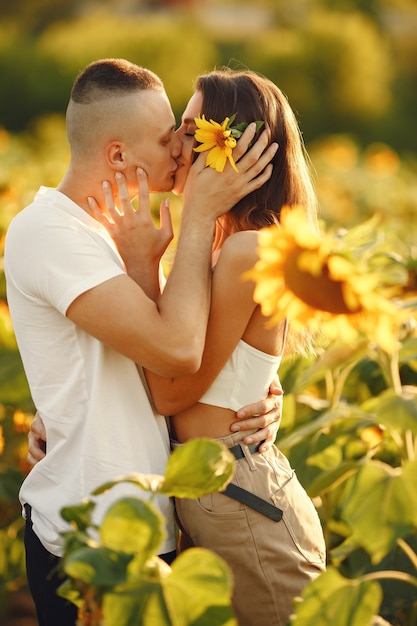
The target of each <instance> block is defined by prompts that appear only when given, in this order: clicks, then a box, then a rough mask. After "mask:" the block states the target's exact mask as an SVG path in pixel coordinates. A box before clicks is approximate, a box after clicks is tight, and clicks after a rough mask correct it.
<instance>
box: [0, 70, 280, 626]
mask: <svg viewBox="0 0 417 626" xmlns="http://www.w3.org/2000/svg"><path fill="white" fill-rule="evenodd" d="M174 129H175V119H174V115H173V113H172V110H171V106H170V103H169V100H168V98H167V96H166V93H165V91H164V88H163V85H162V82H161V81H160V79H159V78H158V77H157V76H156V75H155V74H153V73H152V72H150V71H149V70H146V69H144V68H139V67H138V66H136V65H133V64H131V63H129V62H128V61H125V60H115V59H108V60H103V61H97V62H95V63H92V64H90V65H89V66H88V67H87V68H86V69H85V70H84V71H83V72H81V74H80V75H79V76H78V78H77V79H76V81H75V83H74V86H73V89H72V92H71V98H70V101H69V105H68V109H67V134H68V139H69V144H70V148H71V161H70V164H69V167H68V170H67V172H66V174H65V176H64V178H63V180H62V181H61V183H60V184H59V186H58V188H57V189H46V188H41V189H40V191H39V192H38V194H37V196H36V198H35V200H34V202H33V203H32V204H31V205H29V206H28V207H26V209H25V210H23V211H22V212H21V213H20V214H18V215H17V216H16V218H15V219H14V220H13V222H12V224H11V225H10V228H9V231H8V233H7V241H6V249H5V273H6V279H7V294H8V302H9V306H10V312H11V315H12V321H13V325H14V329H15V333H16V338H17V342H18V345H19V350H20V352H21V356H22V360H23V364H24V367H25V371H26V375H27V378H28V381H29V386H30V389H31V393H32V397H33V400H34V403H35V405H36V407H37V409H38V411H39V413H40V415H41V417H42V419H43V421H44V423H45V427H46V431H47V438H48V453H47V454H46V456H45V458H44V459H43V461H42V462H41V463H38V464H36V466H35V467H34V469H33V470H32V471H31V473H30V474H29V476H28V477H27V478H26V480H25V481H24V483H23V485H22V488H21V492H20V499H21V502H22V505H23V506H24V509H25V512H26V517H27V520H28V523H27V528H26V537H25V543H26V554H27V573H28V580H29V585H30V587H31V591H32V594H33V596H34V599H35V604H36V608H37V613H38V619H39V624H40V626H56V624H60V626H66V625H67V624H68V625H71V626H72V625H73V624H75V620H76V610H75V607H73V606H72V605H66V604H65V602H64V601H63V600H61V599H60V598H58V597H57V596H56V593H55V590H56V587H57V585H58V584H59V582H60V581H59V580H57V579H56V576H55V577H52V579H51V577H49V576H48V574H49V572H50V570H51V569H52V568H53V566H54V565H55V564H56V561H57V558H59V557H60V556H62V540H61V535H60V533H61V532H62V531H64V530H65V529H66V528H67V526H66V524H65V523H64V521H63V520H62V518H61V516H60V510H61V508H62V507H63V506H67V505H71V504H76V503H79V502H80V501H81V500H82V498H83V497H85V496H88V495H89V494H90V493H91V491H92V490H93V489H94V488H95V487H97V486H98V485H100V484H102V483H104V482H105V481H107V480H111V479H112V478H114V477H115V476H118V475H121V474H126V473H130V472H134V471H138V472H143V473H157V474H162V473H164V469H165V464H166V461H167V458H168V454H169V440H168V435H167V429H166V423H165V420H164V418H163V417H162V416H159V415H156V413H155V411H154V409H153V408H152V404H151V402H150V398H149V396H148V393H147V389H146V386H145V385H144V382H143V381H144V379H143V374H142V372H141V369H140V368H137V367H136V363H137V364H139V365H140V366H144V367H146V368H148V369H150V370H153V371H155V372H157V373H159V374H161V375H163V376H174V375H176V376H178V375H179V374H187V373H191V372H192V371H195V370H196V369H198V367H199V363H200V360H201V356H202V351H203V347H204V340H205V333H206V325H207V318H208V312H209V297H210V254H211V244H212V238H213V232H214V225H215V220H216V218H217V217H218V216H219V215H221V214H222V213H224V212H225V211H227V210H228V209H229V208H230V207H231V206H232V205H233V204H235V203H236V202H237V201H238V200H239V199H240V198H241V197H243V196H244V195H246V194H247V193H250V192H251V191H252V190H254V189H256V188H258V187H259V186H261V185H262V184H263V183H264V182H265V181H266V180H267V179H268V178H269V176H270V166H269V167H267V164H268V163H269V160H270V158H272V155H273V153H274V151H275V147H269V148H267V141H268V139H267V137H266V136H265V135H264V136H263V137H261V139H260V140H259V141H258V142H256V144H255V145H254V147H253V148H252V149H251V150H250V151H249V152H248V154H245V155H244V156H243V157H242V158H241V159H240V161H239V175H238V176H237V175H236V173H235V172H234V171H233V170H232V169H231V168H227V169H226V170H225V171H224V172H223V173H222V174H221V175H219V174H217V173H216V172H215V171H214V170H212V169H211V168H204V166H203V162H202V160H201V159H200V160H198V161H197V162H196V164H195V165H194V166H193V168H192V171H191V173H190V177H189V182H188V183H187V187H186V190H185V194H184V209H183V214H182V221H181V233H180V237H179V241H178V247H177V252H176V257H175V262H174V265H173V268H172V270H171V272H170V275H169V278H168V281H167V283H166V286H165V288H164V290H163V293H162V294H161V295H160V296H159V297H157V299H156V301H154V300H153V299H152V297H149V296H150V294H149V290H148V289H147V288H146V287H145V290H144V289H142V288H141V287H139V285H138V284H137V282H136V280H133V279H132V278H131V277H129V276H128V274H127V273H126V268H125V267H124V266H123V263H122V261H121V259H120V256H119V255H118V253H117V250H116V248H115V246H114V244H113V242H112V240H111V238H110V237H109V236H108V234H107V233H106V231H105V229H104V228H103V227H102V226H101V225H100V224H99V222H98V221H97V220H95V219H94V218H93V217H92V214H91V211H90V204H89V198H90V197H92V196H94V197H95V198H97V199H98V200H99V201H101V202H102V203H103V189H102V181H107V183H105V184H104V198H106V196H107V197H108V195H109V190H110V187H111V186H113V187H114V191H115V193H116V196H117V185H116V184H115V182H114V181H115V180H116V179H117V177H118V176H119V177H120V176H122V177H124V179H125V180H126V181H127V187H128V190H129V194H130V196H131V197H133V196H134V195H136V193H137V187H138V182H139V199H140V207H141V208H140V210H142V208H143V210H144V211H145V212H146V210H147V208H148V207H147V202H148V185H149V190H150V191H169V190H170V189H171V188H172V185H173V180H174V175H175V171H176V168H177V163H176V157H177V156H178V155H179V153H180V142H179V140H178V138H177V137H176V135H175V132H174ZM253 134H254V133H253V130H251V129H249V130H248V131H247V133H246V134H245V135H244V136H243V137H242V140H241V141H240V142H239V145H238V148H237V149H236V151H235V152H236V158H239V157H241V156H242V155H243V154H244V152H245V150H246V148H247V146H248V144H249V142H250V140H251V139H252V138H253ZM203 158H204V157H203ZM104 203H105V200H104ZM162 214H163V215H165V218H166V217H167V209H166V207H165V209H163V213H162ZM161 230H163V231H164V232H165V236H166V239H169V237H170V236H172V235H171V234H170V232H169V227H168V228H166V227H165V226H164V227H163V228H162V229H161ZM162 248H164V246H162V247H161V249H158V250H157V251H156V253H155V255H156V256H158V255H159V256H160V255H161V254H162V253H163V250H162ZM154 266H156V263H154ZM145 272H146V268H144V273H145ZM136 278H137V277H135V279H136ZM150 282H151V284H152V281H150ZM144 284H145V283H144ZM146 284H148V283H146ZM126 494H130V495H132V494H134V495H136V494H137V490H136V489H134V488H133V489H132V487H130V486H126V485H120V486H119V487H117V488H114V489H112V490H110V491H109V492H108V493H107V494H105V495H103V496H101V497H100V498H98V501H97V508H96V521H97V523H99V521H100V519H101V517H102V515H103V512H104V511H105V509H106V508H108V506H109V504H111V503H112V502H113V501H114V500H116V499H119V498H120V497H121V496H122V495H126ZM142 495H144V494H142V493H141V496H142ZM157 506H158V507H159V509H160V511H161V512H162V514H163V515H164V517H165V518H166V519H167V539H166V541H165V543H164V545H163V549H162V553H163V554H162V555H161V556H163V557H164V558H166V560H167V561H168V562H170V561H171V560H172V558H173V556H174V554H175V539H174V524H173V515H172V510H171V505H170V502H169V500H168V499H167V498H162V497H160V498H158V502H157ZM47 577H48V578H47Z"/></svg>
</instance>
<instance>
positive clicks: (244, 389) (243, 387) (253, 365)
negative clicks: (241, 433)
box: [199, 339, 281, 411]
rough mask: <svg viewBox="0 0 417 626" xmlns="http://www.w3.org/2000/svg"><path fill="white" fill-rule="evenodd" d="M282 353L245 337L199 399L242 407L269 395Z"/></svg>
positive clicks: (231, 406) (225, 406)
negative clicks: (262, 348) (261, 347)
mask: <svg viewBox="0 0 417 626" xmlns="http://www.w3.org/2000/svg"><path fill="white" fill-rule="evenodd" d="M280 363H281V356H272V355H271V354H266V353H265V352H261V351H260V350H258V349H257V348H254V347H253V346H250V345H249V344H248V343H246V342H245V341H243V340H242V339H241V340H240V341H239V343H238V344H237V346H236V348H235V350H234V352H233V353H232V355H231V356H230V358H229V360H228V361H227V363H226V364H225V366H224V367H223V369H222V370H221V372H220V373H219V375H218V376H217V378H216V380H215V381H214V382H213V384H212V385H211V387H210V388H209V389H208V390H207V391H206V393H205V394H204V395H203V396H202V397H201V398H200V400H199V402H202V403H203V404H210V405H212V406H220V407H223V408H225V409H231V410H232V411H238V410H239V409H241V408H242V407H243V406H246V405H247V404H252V403H253V402H257V401H258V400H260V399H262V398H265V397H266V396H267V395H268V391H269V386H270V384H271V382H272V381H273V379H274V378H275V376H276V373H277V370H278V367H279V365H280Z"/></svg>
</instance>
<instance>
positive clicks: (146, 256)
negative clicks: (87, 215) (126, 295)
mask: <svg viewBox="0 0 417 626" xmlns="http://www.w3.org/2000/svg"><path fill="white" fill-rule="evenodd" d="M137 177H138V198H139V208H138V210H137V211H136V210H135V209H134V207H133V206H132V203H131V201H130V196H129V191H128V188H127V184H126V179H125V177H124V175H123V174H122V173H121V172H116V175H115V178H116V183H117V189H118V193H117V195H118V206H116V199H115V194H114V192H113V189H112V186H111V184H110V182H109V181H103V191H104V199H105V208H103V209H101V208H100V207H99V205H98V203H97V201H96V200H95V198H92V197H89V198H88V203H89V206H90V210H91V214H92V215H93V217H94V218H95V219H96V220H97V221H98V222H100V224H102V225H103V226H104V228H105V229H106V230H107V232H108V233H109V235H110V237H111V238H112V239H113V241H114V243H115V244H116V247H117V249H118V251H119V254H120V256H121V257H122V259H123V262H124V264H125V267H126V272H127V274H128V275H129V276H130V277H131V278H133V280H135V282H137V283H138V284H139V285H140V287H142V289H143V290H144V291H145V292H146V293H147V295H148V296H149V297H151V298H152V299H155V298H156V297H157V296H158V295H159V278H158V275H159V263H160V260H161V258H162V255H163V254H164V252H165V251H166V249H167V247H168V245H169V243H170V242H171V241H172V239H173V237H174V231H173V227H172V221H171V215H170V211H169V201H168V199H165V200H163V201H162V203H161V207H160V228H157V227H156V226H155V223H154V220H153V218H152V213H151V208H150V201H149V191H148V180H147V176H146V173H145V172H144V170H142V169H141V168H138V170H137ZM151 277H152V281H151V280H150V278H151Z"/></svg>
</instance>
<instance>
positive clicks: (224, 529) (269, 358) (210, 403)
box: [116, 70, 325, 626]
mask: <svg viewBox="0 0 417 626" xmlns="http://www.w3.org/2000/svg"><path fill="white" fill-rule="evenodd" d="M234 113H236V118H235V120H234V122H233V123H234V124H239V123H241V122H251V121H254V120H263V121H264V122H265V125H266V127H267V128H269V129H270V132H271V141H273V142H277V143H278V144H279V149H278V152H277V153H276V155H275V156H274V158H273V161H272V163H273V173H272V176H271V178H270V180H269V181H268V183H266V184H265V185H264V186H263V187H262V188H261V189H259V190H258V191H255V192H253V193H252V194H250V195H249V196H247V197H246V198H244V199H243V200H241V201H240V202H239V203H238V204H237V205H236V206H235V207H234V208H233V209H232V210H231V211H230V212H229V213H227V214H226V215H225V216H223V217H222V218H220V219H219V221H218V225H217V229H216V234H215V240H214V244H213V263H212V265H213V281H212V303H211V312H210V318H209V324H208V328H207V338H206V347H205V351H204V355H203V361H202V365H201V367H200V369H199V371H198V372H197V373H196V374H194V375H192V376H187V377H182V378H177V379H166V378H165V379H164V378H160V377H158V376H156V375H155V374H153V373H151V372H147V373H146V377H147V381H148V385H149V388H150V391H151V394H152V397H153V399H154V402H155V405H156V407H157V409H158V411H159V412H161V413H162V414H163V415H169V416H171V434H172V443H173V447H175V446H178V445H181V444H182V443H184V442H186V441H188V440H189V439H192V438H195V437H212V438H216V439H218V440H219V441H221V442H223V443H224V444H225V445H226V446H227V447H228V448H229V449H230V450H231V451H232V453H233V454H234V455H235V457H236V459H237V461H236V472H235V475H234V477H233V480H232V485H233V487H231V489H230V493H229V490H228V491H227V493H220V494H219V493H214V494H210V495H208V496H205V497H203V498H201V499H199V500H189V499H179V500H177V502H176V510H177V516H178V520H179V525H180V527H181V529H182V531H183V537H184V538H185V542H184V543H185V544H186V545H188V546H190V545H193V546H203V547H205V548H209V549H211V550H213V551H214V552H216V553H218V554H219V555H220V556H222V557H223V558H224V559H225V560H226V561H227V563H228V564H229V566H230V567H231V569H232V572H233V576H234V583H235V586H234V596H233V605H234V609H235V612H236V615H237V618H238V621H239V624H240V625H241V626H271V625H272V624H273V625H274V626H279V625H284V624H285V623H286V622H287V620H288V617H289V615H290V614H291V611H292V606H293V599H294V598H295V597H296V596H298V595H299V594H300V593H301V591H302V589H303V587H304V586H305V585H306V584H307V583H308V582H309V580H311V579H313V578H315V577H316V576H317V575H318V574H319V573H320V572H321V571H323V570H324V568H325V546H324V540H323V534H322V530H321V526H320V522H319V518H318V515H317V513H316V511H315V509H314V506H313V504H312V502H311V500H310V499H309V497H308V496H307V494H306V493H305V491H304V490H303V488H302V486H301V485H300V483H299V482H298V480H297V478H296V476H295V474H294V472H293V470H292V469H291V467H290V466H289V463H288V461H287V459H286V458H285V456H284V455H283V454H282V453H281V452H280V451H279V450H278V449H277V447H276V446H272V448H270V449H269V451H268V452H266V453H264V454H259V452H258V449H257V446H255V445H254V446H247V445H245V444H243V443H242V434H239V433H236V434H232V435H230V426H231V424H232V423H233V422H234V421H235V418H236V411H237V409H238V408H239V407H240V406H242V405H243V404H247V403H249V402H251V401H254V400H256V399H257V398H259V397H262V394H263V393H264V394H265V393H266V392H267V390H268V387H269V385H270V383H271V381H272V379H273V378H274V376H275V374H276V371H277V369H278V366H279V363H280V360H281V357H282V353H283V350H284V344H285V341H286V323H285V322H283V323H282V324H280V325H278V326H275V327H273V328H269V327H268V326H267V324H266V322H267V319H265V318H264V317H263V316H262V314H261V311H260V307H259V305H256V304H255V302H254V301H253V290H254V284H253V283H252V282H251V281H248V280H242V274H243V273H244V272H245V271H246V270H249V269H251V268H252V267H253V266H254V264H255V262H256V260H257V245H258V239H257V231H258V230H259V229H260V228H262V227H265V226H269V225H277V224H279V217H280V210H281V207H282V206H283V205H290V206H291V205H292V206H294V205H302V206H304V207H305V209H306V219H307V220H308V221H310V222H311V223H313V224H314V223H316V199H315V194H314V191H313V188H312V185H311V181H310V177H309V172H308V167H307V159H306V155H305V151H304V148H303V143H302V140H301V135H300V131H299V128H298V124H297V122H296V119H295V117H294V114H293V112H292V110H291V108H290V106H289V104H288V102H287V100H286V98H285V97H284V95H283V94H282V93H281V91H280V90H279V89H278V88H277V87H276V86H275V85H274V84H273V83H272V82H271V81H269V80H267V79H266V78H264V77H261V76H258V75H257V74H255V73H253V72H250V71H240V72H233V71H230V70H222V71H214V72H211V73H209V74H207V75H203V76H201V77H200V78H199V79H198V80H197V83H196V91H195V93H194V95H193V96H192V97H191V99H190V101H189V103H188V105H187V108H186V110H185V112H184V114H183V117H182V123H181V126H180V128H179V129H178V131H177V132H178V133H179V135H180V137H181V139H182V142H183V150H182V155H181V157H180V159H179V169H178V171H177V173H176V183H175V188H174V191H175V192H176V193H178V194H180V193H182V191H183V188H184V185H185V182H186V178H187V172H188V168H189V167H190V164H191V163H192V160H193V156H194V152H193V148H195V146H196V144H195V139H194V133H195V130H196V123H195V118H197V117H199V116H201V115H204V116H205V118H206V120H215V121H217V122H219V123H222V122H223V120H224V119H225V118H226V117H230V116H231V115H233V114H234ZM238 167H239V164H238V163H237V168H238ZM220 175H221V174H220ZM237 175H238V174H237ZM116 243H118V242H117V241H116ZM119 249H120V252H121V255H122V257H126V255H127V254H128V252H127V248H126V250H123V245H122V244H121V243H120V242H119ZM291 348H292V346H291ZM287 350H288V345H287ZM248 494H249V495H248ZM253 496H255V498H254V497H253ZM235 498H237V499H235ZM257 498H259V499H257ZM242 499H243V503H242V502H241V500H242Z"/></svg>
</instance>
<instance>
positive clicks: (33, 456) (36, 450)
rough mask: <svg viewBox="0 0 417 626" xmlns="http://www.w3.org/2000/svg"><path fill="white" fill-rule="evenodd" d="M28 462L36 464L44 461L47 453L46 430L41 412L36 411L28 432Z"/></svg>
mask: <svg viewBox="0 0 417 626" xmlns="http://www.w3.org/2000/svg"><path fill="white" fill-rule="evenodd" d="M28 441H29V450H28V462H29V463H30V464H31V465H35V464H36V463H37V462H38V461H42V459H43V458H44V457H45V454H46V431H45V426H44V423H43V421H42V418H41V416H40V415H39V413H36V415H35V417H34V419H33V422H32V424H31V425H30V430H29V433H28Z"/></svg>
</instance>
